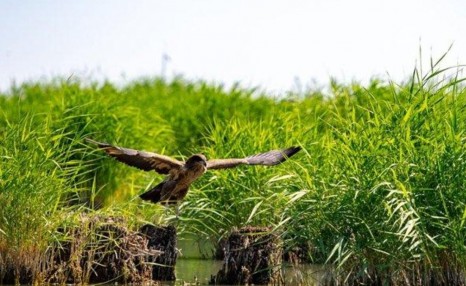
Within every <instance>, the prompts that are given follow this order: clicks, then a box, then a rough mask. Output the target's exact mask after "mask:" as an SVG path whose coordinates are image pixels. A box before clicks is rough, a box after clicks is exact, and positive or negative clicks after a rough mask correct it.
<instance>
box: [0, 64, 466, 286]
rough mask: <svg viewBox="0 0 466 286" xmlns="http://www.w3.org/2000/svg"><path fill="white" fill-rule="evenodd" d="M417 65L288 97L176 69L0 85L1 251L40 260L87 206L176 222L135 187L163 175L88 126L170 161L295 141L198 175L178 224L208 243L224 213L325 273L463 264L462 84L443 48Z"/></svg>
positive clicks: (412, 270)
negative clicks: (140, 165)
mask: <svg viewBox="0 0 466 286" xmlns="http://www.w3.org/2000/svg"><path fill="white" fill-rule="evenodd" d="M420 70H421V69H420V68H418V69H416V70H414V72H413V76H412V78H410V79H409V80H408V81H407V82H405V83H398V84H396V83H392V82H388V83H386V82H382V81H378V80H373V81H372V82H371V83H369V84H368V85H367V86H361V85H360V84H357V83H354V84H348V85H345V84H339V83H337V82H332V84H331V92H330V94H328V95H324V94H322V92H319V91H312V90H311V91H309V92H307V93H305V94H289V95H288V96H287V97H285V98H283V99H274V98H271V97H268V96H267V95H266V94H263V95H258V94H257V93H255V92H254V91H253V90H244V89H241V88H238V87H234V88H232V89H231V90H225V89H224V88H222V87H221V86H216V85H212V84H207V83H205V82H195V83H192V82H189V81H186V80H183V79H181V78H178V79H174V80H173V81H170V82H166V81H164V80H162V79H158V78H148V79H142V80H139V81H135V82H133V83H130V84H128V85H127V86H124V87H122V88H116V87H115V86H114V85H112V84H111V83H104V84H93V83H92V84H84V83H81V82H79V81H76V82H69V81H64V80H60V79H57V80H54V81H51V82H32V83H25V84H23V85H21V86H18V87H14V88H12V89H11V90H10V91H9V92H8V94H5V95H2V96H0V108H1V110H2V114H0V141H1V142H3V143H2V145H1V146H0V160H1V168H0V178H1V180H0V186H1V190H0V204H1V205H2V206H4V207H2V208H0V264H1V265H16V264H18V263H24V261H30V260H33V261H39V260H41V257H42V256H41V255H43V253H44V250H45V249H46V248H47V246H48V245H50V243H51V242H53V241H57V240H58V241H60V240H61V239H63V237H61V236H60V233H58V232H57V229H59V228H60V227H63V225H64V224H73V223H76V219H75V217H76V216H78V214H79V213H80V212H82V211H83V210H86V211H87V212H93V211H97V212H99V213H108V214H118V215H122V216H125V217H127V218H128V220H129V221H131V222H132V224H134V225H137V224H138V223H141V222H144V221H145V222H152V223H167V222H170V221H171V220H172V219H173V215H172V214H170V213H168V214H167V213H166V212H165V211H164V210H163V208H162V207H160V206H154V205H151V204H148V203H144V202H142V201H140V200H139V199H138V198H137V195H138V194H140V193H141V192H143V191H144V190H145V189H147V188H149V187H150V186H151V185H154V184H155V183H158V182H159V181H160V180H162V176H158V175H155V174H153V173H145V172H142V171H138V170H134V169H132V168H130V167H127V166H124V165H123V164H120V163H118V162H116V161H114V160H111V159H109V158H107V157H105V155H104V154H102V152H101V151H99V150H95V149H94V147H93V146H87V145H86V144H85V143H84V141H83V138H85V137H90V138H93V139H96V140H101V141H107V142H109V143H114V144H117V145H120V146H126V147H132V148H137V149H144V150H148V151H156V152H159V153H163V154H166V155H174V156H176V157H178V158H183V157H186V156H189V155H190V154H192V153H197V152H203V153H204V154H205V155H206V156H207V157H208V158H222V157H243V156H247V155H251V154H255V153H258V152H263V151H267V150H269V149H275V148H283V147H289V146H292V145H300V146H302V147H303V151H302V152H300V153H298V154H297V155H296V156H294V157H293V158H292V159H291V160H289V161H287V162H285V163H284V164H282V165H279V166H276V167H273V168H268V167H247V166H242V167H239V168H237V169H231V170H218V171H212V172H209V173H207V174H206V175H205V176H204V177H203V178H201V179H200V180H199V181H198V182H196V183H195V184H194V185H193V187H192V188H191V190H190V192H189V194H188V196H187V198H186V200H185V201H184V202H183V204H182V205H181V217H180V220H179V221H178V222H177V224H178V231H179V232H180V235H181V236H185V237H197V238H198V239H199V241H205V240H210V241H212V242H214V243H216V242H217V241H219V240H220V239H221V238H222V237H224V236H225V235H226V234H227V233H228V231H229V230H230V229H231V228H232V227H233V226H245V225H256V226H270V225H272V226H274V227H275V230H276V231H278V232H279V233H281V235H282V236H283V239H284V241H285V246H286V247H287V248H289V249H292V248H295V247H301V248H304V249H307V250H308V256H307V257H306V258H307V260H308V261H310V262H313V263H319V264H320V263H329V264H332V265H334V266H335V268H334V272H333V273H332V275H333V276H332V277H331V278H329V279H330V280H329V281H333V282H334V283H340V282H342V281H345V280H346V281H347V282H350V283H359V282H361V283H369V282H374V281H376V282H377V281H378V282H380V283H393V284H409V283H408V282H409V281H411V282H412V281H415V280H416V281H421V282H426V281H428V280H429V279H430V278H431V277H434V278H436V279H437V281H442V280H441V279H447V278H448V277H450V278H449V279H453V278H451V277H460V276H458V275H461V273H464V270H465V266H466V260H465V257H466V256H465V254H466V249H465V246H464V241H465V239H466V228H465V220H466V192H465V190H466V180H465V179H464V178H466V148H465V142H466V134H465V122H466V111H465V108H466V97H465V96H466V92H465V90H464V87H463V84H462V81H463V79H462V78H459V75H458V73H457V71H456V70H455V69H454V68H453V69H443V68H441V67H440V61H438V62H432V64H431V67H430V69H429V70H428V71H427V72H426V73H424V74H422V73H421V71H420ZM18 257H24V259H17V258H18ZM26 258H27V259H26ZM28 259H29V260H28ZM30 265H31V267H33V265H37V264H34V263H32V262H31V263H30ZM9 267H11V266H9ZM34 267H36V266H34ZM2 269H6V268H2ZM448 271H450V272H451V273H454V274H456V275H457V276H455V275H450V276H449V274H448ZM400 277H401V278H400ZM406 277H407V278H406ZM406 281H408V282H406ZM445 281H447V280H445ZM452 281H453V280H448V281H447V282H452Z"/></svg>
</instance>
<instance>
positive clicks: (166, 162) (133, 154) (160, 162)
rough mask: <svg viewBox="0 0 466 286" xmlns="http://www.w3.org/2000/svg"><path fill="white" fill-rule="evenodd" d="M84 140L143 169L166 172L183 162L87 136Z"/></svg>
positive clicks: (128, 163)
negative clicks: (98, 140)
mask: <svg viewBox="0 0 466 286" xmlns="http://www.w3.org/2000/svg"><path fill="white" fill-rule="evenodd" d="M86 141H87V142H90V143H93V144H96V145H97V146H99V148H101V149H103V150H104V151H105V152H106V153H107V154H108V155H109V156H112V157H114V158H115V159H117V160H118V161H120V162H123V163H125V164H127V165H130V166H132V167H136V168H139V169H141V170H144V171H151V170H154V171H156V172H157V173H160V174H168V173H169V172H170V170H171V169H173V168H176V169H178V168H181V166H183V162H180V161H178V160H176V159H173V158H170V157H168V156H164V155H160V154H156V153H151V152H145V151H138V150H134V149H128V148H122V147H117V146H112V145H110V144H107V143H102V142H97V141H94V140H92V139H89V138H86Z"/></svg>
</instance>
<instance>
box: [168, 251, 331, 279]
mask: <svg viewBox="0 0 466 286" xmlns="http://www.w3.org/2000/svg"><path fill="white" fill-rule="evenodd" d="M221 268H222V261H217V260H204V259H183V258H181V259H178V260H177V262H176V269H175V272H176V278H177V281H176V283H164V284H163V285H190V283H193V284H191V285H208V283H209V280H210V276H211V275H213V274H216V273H217V272H218V271H219V270H220V269H221ZM324 273H325V271H324V269H323V267H322V266H315V265H309V264H305V265H299V266H292V265H289V264H285V265H284V266H283V278H284V281H285V284H286V285H309V286H313V285H319V282H320V281H321V279H322V277H323V275H324ZM188 283H189V284H188ZM196 283H198V284H196Z"/></svg>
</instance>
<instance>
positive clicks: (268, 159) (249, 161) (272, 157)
mask: <svg viewBox="0 0 466 286" xmlns="http://www.w3.org/2000/svg"><path fill="white" fill-rule="evenodd" d="M299 150H301V147H299V146H296V147H290V148H287V149H283V150H272V151H269V152H266V153H261V154H257V155H253V156H249V157H246V158H242V159H213V160H209V161H207V169H227V168H233V167H236V166H238V165H242V164H246V165H264V166H274V165H278V164H280V163H282V162H285V161H286V159H288V158H289V157H291V156H293V155H294V154H296V153H297V152H298V151H299Z"/></svg>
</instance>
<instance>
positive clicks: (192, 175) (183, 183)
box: [86, 138, 301, 204]
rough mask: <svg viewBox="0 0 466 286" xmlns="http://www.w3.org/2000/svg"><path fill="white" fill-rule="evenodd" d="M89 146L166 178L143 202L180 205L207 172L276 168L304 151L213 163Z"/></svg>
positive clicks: (274, 152) (198, 158)
mask: <svg viewBox="0 0 466 286" xmlns="http://www.w3.org/2000/svg"><path fill="white" fill-rule="evenodd" d="M86 140H87V141H88V142H90V143H93V144H96V145H97V146H99V148H101V149H103V150H104V151H105V152H106V153H107V154H108V155H109V156H111V157H114V158H115V159H116V160H118V161H120V162H123V163H125V164H127V165H129V166H133V167H136V168H139V169H141V170H144V171H152V170H154V171H156V172H157V173H159V174H164V175H167V176H166V177H165V179H164V180H163V181H162V182H161V183H159V184H158V185H156V186H155V187H153V188H152V189H150V190H149V191H147V192H145V193H143V194H141V195H140V198H141V199H143V200H146V201H151V202H153V203H157V202H161V203H164V204H177V203H178V202H179V201H181V200H182V199H183V198H184V197H185V196H186V194H187V193H188V189H189V186H190V185H191V183H192V182H194V181H195V180H196V179H197V178H199V177H200V176H202V175H203V174H204V173H205V172H206V171H207V170H212V169H227V168H233V167H236V166H238V165H264V166H274V165H278V164H280V163H282V162H284V161H285V160H286V159H288V158H289V157H291V156H293V155H294V154H296V153H297V152H298V151H299V150H301V147H299V146H295V147H290V148H287V149H283V150H272V151H268V152H265V153H260V154H257V155H252V156H249V157H246V158H241V159H234V158H232V159H211V160H207V159H206V157H205V156H204V155H202V154H195V155H192V156H191V157H189V158H188V160H186V161H185V162H183V161H178V160H176V159H173V158H170V157H168V156H164V155H160V154H156V153H151V152H145V151H138V150H134V149H129V148H123V147H117V146H113V145H110V144H107V143H101V142H97V141H94V140H92V139H88V138H86Z"/></svg>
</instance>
